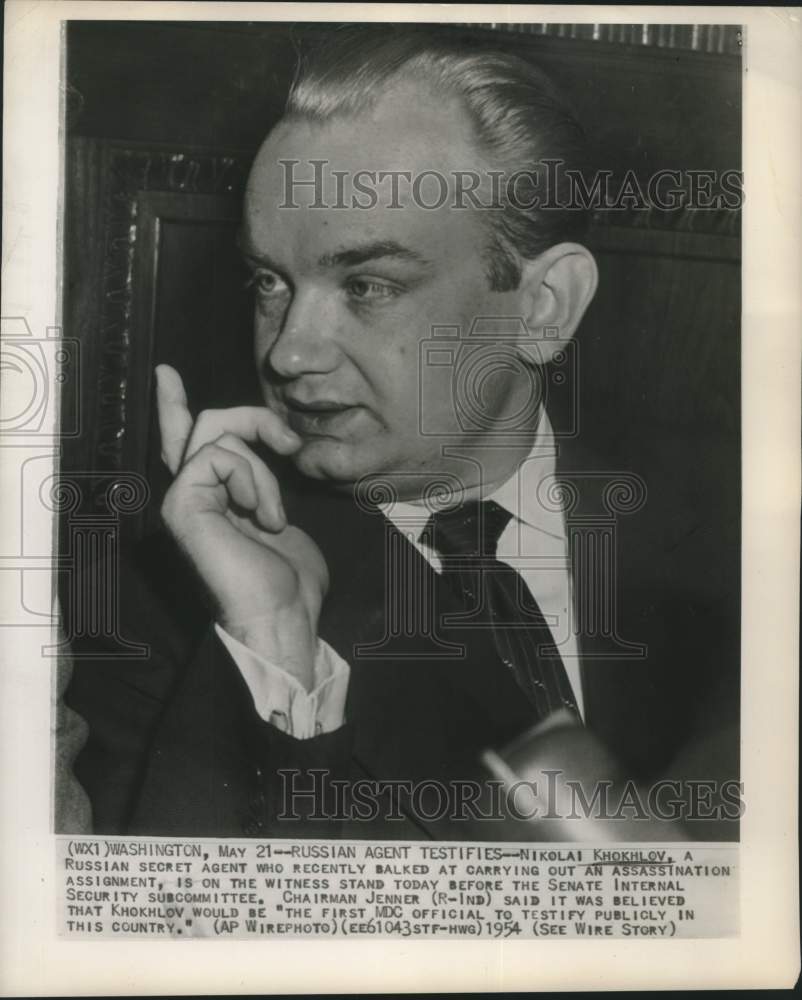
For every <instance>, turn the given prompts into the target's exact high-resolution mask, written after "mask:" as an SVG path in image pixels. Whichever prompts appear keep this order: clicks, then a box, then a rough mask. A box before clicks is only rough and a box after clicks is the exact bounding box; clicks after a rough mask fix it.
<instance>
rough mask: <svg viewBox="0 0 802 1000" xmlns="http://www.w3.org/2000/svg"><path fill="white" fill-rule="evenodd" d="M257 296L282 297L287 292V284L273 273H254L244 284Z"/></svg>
mask: <svg viewBox="0 0 802 1000" xmlns="http://www.w3.org/2000/svg"><path fill="white" fill-rule="evenodd" d="M245 287H246V288H253V289H254V290H255V292H256V293H257V295H283V294H284V292H286V291H288V288H287V283H286V282H285V281H284V279H283V278H280V277H279V276H278V275H277V274H275V273H274V272H273V271H255V272H254V273H253V274H252V275H251V276H250V278H249V279H248V280H247V282H246V283H245Z"/></svg>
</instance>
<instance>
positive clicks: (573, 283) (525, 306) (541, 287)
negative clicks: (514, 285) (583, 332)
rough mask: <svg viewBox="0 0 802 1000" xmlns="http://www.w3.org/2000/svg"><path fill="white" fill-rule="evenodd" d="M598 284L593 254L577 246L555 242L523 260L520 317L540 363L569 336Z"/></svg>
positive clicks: (546, 359)
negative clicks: (535, 255)
mask: <svg viewBox="0 0 802 1000" xmlns="http://www.w3.org/2000/svg"><path fill="white" fill-rule="evenodd" d="M598 283H599V272H598V269H597V267H596V261H595V259H594V257H593V254H591V252H590V251H589V250H588V249H587V248H586V247H583V246H582V245H581V244H580V243H558V244H556V245H555V246H553V247H549V249H548V250H546V251H544V252H543V253H542V254H541V255H540V256H539V257H535V258H534V260H527V261H524V263H523V267H522V270H521V283H520V285H519V286H518V293H519V295H520V300H519V301H520V308H521V315H522V316H523V319H524V321H525V322H526V325H527V326H528V328H529V332H530V334H531V335H532V336H533V337H534V338H535V339H536V340H537V343H538V347H539V348H540V352H541V355H542V358H543V361H544V362H545V361H550V360H551V357H552V355H553V354H554V353H555V352H556V351H558V350H559V349H560V346H561V344H564V343H565V342H566V341H567V340H570V339H571V337H573V335H574V332H575V331H576V328H577V327H578V326H579V323H580V320H581V319H582V317H583V316H584V315H585V310H586V309H587V307H588V306H589V305H590V302H591V299H592V298H593V296H594V294H595V293H596V286H597V285H598ZM549 328H550V332H549V335H547V334H546V332H545V331H546V330H547V329H549ZM553 330H556V331H557V335H556V337H555V336H554V334H553V332H551V331H553Z"/></svg>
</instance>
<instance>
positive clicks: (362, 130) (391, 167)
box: [248, 85, 481, 189]
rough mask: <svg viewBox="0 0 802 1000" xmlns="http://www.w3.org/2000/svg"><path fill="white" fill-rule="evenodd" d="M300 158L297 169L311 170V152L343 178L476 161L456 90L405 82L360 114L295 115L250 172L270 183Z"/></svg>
mask: <svg viewBox="0 0 802 1000" xmlns="http://www.w3.org/2000/svg"><path fill="white" fill-rule="evenodd" d="M292 160H295V161H298V164H297V167H296V169H295V173H296V175H297V176H301V175H303V172H304V170H306V176H310V177H311V176H313V173H314V167H313V166H312V165H311V161H312V160H318V161H320V160H323V161H325V163H326V167H327V169H326V171H325V173H326V175H327V180H328V181H329V182H330V183H332V184H340V185H341V186H342V184H343V183H344V181H343V180H338V179H337V178H336V176H335V171H345V172H346V173H347V176H346V177H345V181H348V180H350V179H351V178H353V177H354V176H355V175H356V174H357V173H359V172H360V171H366V172H381V171H388V172H397V173H399V174H403V173H404V172H411V173H412V174H413V175H414V174H420V173H422V172H423V171H425V170H436V171H439V172H441V173H442V174H443V175H444V176H446V177H448V176H449V175H452V174H454V172H455V171H458V170H471V169H476V168H477V167H478V166H479V164H480V160H481V157H480V154H479V152H478V151H477V149H476V145H475V142H474V137H473V133H472V129H471V126H470V121H469V119H468V117H467V115H466V113H465V111H464V110H463V108H462V105H461V103H460V102H459V101H458V100H457V98H455V97H448V96H446V97H442V96H441V97H440V98H439V99H438V98H437V97H436V96H435V95H434V94H432V93H431V91H430V90H429V88H425V87H414V86H409V85H405V86H399V87H398V88H395V89H393V90H391V91H389V92H388V93H387V94H386V95H385V96H384V97H382V98H380V99H379V100H377V101H376V103H375V104H373V105H372V106H370V107H367V108H366V109H365V110H363V111H361V112H358V113H356V114H354V115H334V116H332V117H331V118H330V119H328V120H326V121H323V122H318V121H311V120H307V119H299V118H291V119H285V120H283V121H282V122H280V123H279V124H278V125H277V126H276V128H275V129H273V131H272V132H271V133H270V135H269V136H268V137H267V139H266V140H265V142H264V143H263V145H262V148H261V149H260V151H259V154H258V156H257V159H256V162H255V164H254V170H253V171H252V173H251V177H250V178H249V182H248V184H249V187H250V188H259V189H264V188H270V187H273V186H274V185H276V184H280V183H282V182H283V181H284V179H285V175H286V172H287V169H288V168H287V166H286V164H287V163H288V161H292Z"/></svg>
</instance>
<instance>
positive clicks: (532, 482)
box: [381, 411, 565, 545]
mask: <svg viewBox="0 0 802 1000" xmlns="http://www.w3.org/2000/svg"><path fill="white" fill-rule="evenodd" d="M556 458H557V446H556V444H555V442H554V431H553V430H552V427H551V422H550V420H549V418H548V415H547V414H546V412H545V411H543V415H542V417H541V419H540V423H539V424H538V429H537V432H536V434H535V440H534V442H533V444H532V448H531V450H530V452H529V455H528V456H527V457H526V458H525V459H523V461H521V462H520V463H519V465H518V466H517V468H515V469H514V470H513V472H512V474H511V475H510V477H509V478H508V479H507V480H506V481H505V482H504V483H502V484H501V485H500V486H498V487H497V488H496V489H495V490H494V491H493V492H492V493H490V494H488V495H487V496H486V497H484V499H485V500H495V502H496V503H497V504H499V506H501V507H503V508H504V509H505V510H508V511H509V512H510V513H511V514H512V516H513V519H514V520H516V521H519V522H521V523H523V524H527V525H529V526H530V527H531V528H534V529H536V530H537V531H542V532H544V533H545V534H547V535H551V536H552V537H553V538H564V537H565V524H564V519H563V514H562V511H561V510H559V509H555V506H554V505H553V504H549V505H548V506H547V505H546V504H545V503H544V502H543V499H542V498H543V496H544V493H545V491H546V489H547V488H548V485H549V483H548V481H547V480H548V479H549V477H553V476H554V473H555V467H556ZM381 511H382V513H383V514H384V515H385V517H387V518H388V519H389V520H390V521H392V522H393V524H394V525H395V526H396V527H397V528H398V529H399V531H401V532H402V534H404V535H406V536H407V537H408V538H410V541H412V542H414V543H415V544H416V545H420V544H421V540H420V536H421V534H422V532H423V529H424V528H425V527H426V523H427V522H428V520H429V517H430V514H431V511H430V510H429V509H428V508H427V507H426V506H425V505H424V504H423V503H421V502H413V501H407V500H396V501H394V502H392V503H388V504H382V505H381Z"/></svg>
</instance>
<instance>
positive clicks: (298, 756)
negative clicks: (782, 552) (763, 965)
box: [62, 473, 739, 839]
mask: <svg viewBox="0 0 802 1000" xmlns="http://www.w3.org/2000/svg"><path fill="white" fill-rule="evenodd" d="M566 474H568V473H566ZM287 493H289V494H290V495H289V496H285V500H286V501H287V506H288V510H289V511H290V517H291V520H292V522H293V523H296V524H298V525H299V526H300V527H303V528H305V529H306V530H307V531H308V532H309V533H310V534H311V535H312V537H314V538H315V540H316V541H317V543H318V544H319V545H320V547H321V549H322V551H323V554H324V556H325V558H326V560H327V563H328V566H329V570H330V577H331V588H330V593H329V596H328V597H327V599H326V602H325V604H324V609H323V613H322V617H321V622H320V635H321V637H322V638H323V639H325V640H326V641H327V642H328V643H329V644H330V645H332V646H333V647H334V649H335V650H336V651H337V652H338V653H339V654H340V655H341V656H343V657H344V658H345V659H346V660H348V662H349V663H350V665H351V679H350V683H349V692H348V701H347V706H346V718H347V723H346V725H345V726H344V727H343V728H342V729H341V730H339V731H337V732H334V733H330V734H325V735H321V736H318V737H315V738H313V739H310V740H297V739H294V738H292V737H290V736H288V735H286V734H284V733H282V732H280V731H279V730H277V729H276V728H275V727H273V726H271V725H269V724H268V723H266V722H264V721H263V720H262V719H260V718H259V716H258V715H257V713H256V711H255V709H254V706H253V702H252V699H251V697H250V695H249V692H248V690H247V687H246V685H245V683H244V681H243V679H242V677H241V675H240V673H239V671H238V669H237V667H236V666H235V664H234V663H233V662H232V660H231V658H230V657H229V655H228V653H227V651H226V650H225V648H224V646H223V645H222V643H220V641H219V639H218V638H217V637H216V635H215V633H214V630H213V627H212V623H211V621H210V620H209V617H208V615H207V613H206V612H205V610H204V604H203V600H202V596H201V594H200V592H199V590H198V588H197V584H196V582H195V581H194V580H193V579H192V577H191V575H190V573H189V572H188V571H187V569H186V568H185V567H184V565H183V563H182V561H181V558H180V557H179V555H178V553H177V551H176V550H175V549H174V548H173V545H172V543H171V541H170V540H169V539H168V538H167V536H166V535H164V534H159V535H155V536H153V537H151V538H149V539H147V540H146V541H145V542H144V543H142V544H140V545H139V546H138V548H137V550H136V551H135V552H134V553H131V554H129V555H128V556H126V558H125V560H124V561H123V571H122V574H121V583H120V596H119V605H120V613H121V618H120V622H121V629H120V631H121V634H122V636H123V637H124V638H125V639H128V640H134V641H137V642H144V643H147V644H148V645H149V647H150V656H149V657H148V658H147V659H143V660H117V659H115V658H114V657H113V656H112V655H110V654H109V655H107V654H106V653H105V652H104V648H105V649H107V650H109V651H110V650H111V649H112V646H113V643H110V642H109V640H99V639H97V638H95V639H92V640H91V641H90V640H86V639H82V640H76V641H75V643H74V647H75V648H74V653H75V655H76V662H75V667H74V673H73V678H72V681H71V684H70V688H69V690H68V693H67V704H68V705H69V706H70V707H71V708H72V709H74V710H75V711H76V712H77V713H79V715H81V716H82V717H83V718H84V719H85V720H86V721H87V722H88V724H89V738H88V741H87V743H86V746H85V747H84V749H83V751H82V753H81V754H80V756H79V757H78V760H77V762H76V774H77V776H78V779H79V781H80V782H81V783H82V785H83V786H84V788H85V789H86V790H87V792H88V794H89V797H90V800H91V803H92V808H93V814H94V827H95V832H98V833H109V834H112V833H129V834H148V835H178V834H183V835H195V836H202V835H205V836H243V835H247V836H340V835H344V836H349V837H382V838H385V839H390V838H413V839H420V838H426V837H447V838H449V839H461V838H469V839H495V838H498V837H503V836H504V833H503V831H502V826H500V825H499V824H494V823H492V822H489V823H485V824H483V825H480V826H478V827H477V826H470V825H468V826H466V825H465V824H462V825H460V824H456V825H455V824H454V823H450V822H448V820H447V819H442V818H432V819H431V820H427V819H426V818H422V817H421V815H420V809H418V811H417V813H418V814H417V815H414V814H412V811H411V810H410V809H409V808H407V807H408V806H409V802H408V800H405V799H404V797H403V796H402V798H401V799H400V800H399V801H400V808H401V812H400V815H401V818H394V819H389V820H387V819H383V818H382V817H383V816H386V814H387V813H386V811H385V812H383V813H382V814H381V815H380V816H379V817H374V818H372V819H364V818H363V819H361V820H359V821H353V820H346V821H343V820H342V817H340V818H337V800H336V799H335V798H334V797H333V795H334V793H333V791H332V790H333V789H334V788H335V787H336V786H335V785H334V784H333V783H332V782H335V781H338V780H341V781H343V782H353V781H355V780H359V779H362V780H373V781H380V782H387V781H390V780H401V781H404V780H409V781H413V782H425V781H428V780H431V779H438V780H440V781H449V780H458V779H464V778H472V777H475V776H476V775H477V773H478V772H477V760H478V758H479V755H480V754H481V752H482V751H483V750H485V749H486V748H488V747H492V748H499V747H503V746H504V745H505V744H506V743H508V742H509V741H510V740H512V739H513V738H514V737H516V736H517V735H518V734H519V733H520V732H521V731H523V730H525V729H526V728H527V727H528V726H530V725H531V723H532V709H531V706H530V705H529V704H528V702H527V701H526V699H525V697H524V695H523V694H522V692H521V690H520V689H519V688H518V687H517V685H516V683H515V681H514V679H513V677H512V674H511V673H510V672H509V671H508V670H506V669H505V668H503V667H502V666H501V665H500V662H499V660H498V657H497V655H496V653H495V650H494V648H493V646H492V642H491V640H490V639H489V638H488V636H487V634H486V633H485V632H482V631H478V632H477V630H472V631H467V630H464V629H463V630H462V631H461V630H460V629H459V628H440V629H439V630H438V635H437V637H432V636H427V635H426V634H425V630H424V629H422V628H420V627H419V626H418V625H413V628H412V629H408V630H407V631H408V634H398V632H399V630H395V633H396V634H394V630H393V628H391V627H390V626H391V621H390V620H391V618H392V615H391V614H390V610H391V608H394V609H395V610H396V611H397V610H398V608H399V603H398V602H399V597H398V590H399V588H398V586H397V584H398V576H397V574H396V577H395V580H396V584H395V585H391V584H389V583H388V573H387V564H388V562H387V560H388V555H387V553H388V552H389V551H390V550H391V549H392V550H393V551H394V552H395V553H396V555H397V556H398V558H400V559H401V561H402V562H403V563H404V565H405V566H406V567H407V571H408V573H409V574H410V577H409V578H410V579H411V580H412V583H411V585H410V587H409V588H406V590H405V587H404V586H403V585H402V586H401V588H400V590H401V592H402V597H401V605H402V606H403V607H402V610H403V611H405V612H407V613H409V614H412V617H413V618H414V617H415V615H414V613H412V612H411V611H410V607H409V601H408V600H407V598H406V597H404V596H403V594H404V593H405V592H407V591H409V592H414V593H415V594H416V595H419V594H420V592H421V589H423V590H424V591H426V590H430V591H431V592H432V593H433V594H434V595H435V596H436V599H437V600H438V602H439V603H438V608H439V610H440V611H448V610H452V611H453V610H458V609H457V606H456V605H453V604H450V603H449V602H450V601H452V600H453V598H451V597H450V596H449V595H448V593H447V592H446V590H445V589H444V588H443V587H442V583H441V582H440V581H439V580H438V577H437V575H436V574H435V573H434V572H433V571H432V570H431V569H430V567H429V566H428V564H427V563H426V561H425V560H423V559H422V558H421V557H420V556H419V554H418V553H417V552H416V551H415V550H414V549H413V548H412V547H411V546H410V545H409V544H408V543H407V542H406V541H405V540H404V539H402V538H401V536H400V535H399V534H398V533H397V532H396V531H395V529H394V528H393V527H392V525H391V524H390V522H389V521H387V520H386V519H385V518H384V517H383V516H382V515H381V514H380V513H378V512H369V511H367V510H364V509H362V508H360V507H359V506H358V505H356V504H355V503H354V502H353V498H352V497H350V496H344V495H337V494H331V493H329V492H326V491H325V490H322V489H320V488H318V487H315V486H312V485H310V484H306V485H304V484H298V483H296V485H295V487H293V488H288V490H287ZM580 507H581V505H580ZM584 513H587V512H586V511H585V512H584ZM582 515H583V511H582V510H581V509H580V511H579V515H578V516H579V520H580V521H581V519H582ZM638 516H639V515H638V514H633V515H631V517H630V518H629V520H630V521H631V522H632V523H631V524H628V523H627V518H626V517H621V518H620V519H619V523H618V528H619V529H620V530H619V531H618V535H617V540H616V549H617V558H616V563H617V575H616V577H615V580H614V590H615V600H616V603H617V605H618V608H617V611H616V615H617V618H618V621H617V624H616V631H617V636H615V635H613V636H610V635H609V634H607V635H600V634H598V630H596V631H597V634H595V635H591V636H589V637H585V639H583V638H582V637H580V642H581V643H582V645H583V650H584V653H585V658H584V661H583V665H582V671H583V690H584V694H585V705H586V719H587V725H588V727H589V729H590V730H591V731H592V732H593V733H594V735H595V736H596V737H597V738H598V739H599V740H600V741H601V743H602V744H603V745H604V746H605V747H606V748H607V749H608V750H609V751H610V753H611V754H612V755H613V757H614V758H615V759H616V760H617V761H618V763H619V765H620V774H621V775H622V776H625V777H627V778H632V779H633V780H637V781H639V782H644V781H648V780H649V779H650V778H655V777H657V776H666V775H669V776H671V777H691V778H700V779H707V780H719V781H721V780H725V779H734V778H737V776H738V740H737V732H738V729H737V706H738V696H739V684H738V628H737V606H733V602H732V599H731V598H730V599H721V600H717V599H716V595H712V599H711V595H704V594H701V595H700V594H697V593H694V589H693V584H692V581H689V585H688V586H687V587H686V588H684V589H678V587H677V586H676V581H677V580H680V579H681V578H682V567H683V558H684V557H683V554H682V552H681V551H680V552H678V551H676V550H674V551H673V552H671V553H667V552H665V551H663V552H661V551H659V548H660V547H659V544H657V545H656V544H655V539H654V538H650V537H647V533H648V528H649V524H648V521H646V522H644V525H643V527H639V525H638V523H637V521H638ZM585 520H586V521H587V518H586V519H585ZM569 521H570V519H569ZM644 529H646V530H644ZM583 572H587V567H585V568H584V569H583ZM62 600H63V601H65V602H69V600H70V595H69V594H66V593H65V594H64V595H63V596H62ZM400 631H401V632H403V630H400ZM602 631H603V630H602ZM444 643H445V644H446V645H445V648H444V645H443V644H444ZM448 644H451V645H450V647H449V645H448ZM629 644H641V645H642V646H644V647H645V650H646V652H645V656H632V655H630V654H631V653H632V648H631V645H629ZM86 653H91V654H92V656H93V657H94V658H93V659H91V660H87V659H83V658H82V657H83V656H84V655H85V654H86ZM672 768H673V770H672ZM321 769H322V770H325V771H326V772H327V784H326V786H325V787H326V792H325V795H327V796H328V798H326V799H325V803H323V806H324V807H326V808H328V810H329V815H332V814H334V815H335V818H334V819H333V820H332V819H322V818H321V817H320V815H319V814H320V813H321V808H322V807H321V801H320V794H319V793H320V790H321V788H323V787H324V786H323V782H322V779H321V777H320V774H319V773H318V774H317V777H316V774H315V772H316V771H318V772H319V771H320V770H321ZM285 770H291V771H294V772H295V777H294V778H293V781H294V786H292V787H294V788H296V789H306V788H312V787H313V783H314V782H315V781H318V782H319V784H318V785H317V786H316V787H317V792H318V794H317V797H314V796H309V797H308V798H307V797H303V796H301V797H300V798H296V799H294V800H293V801H292V803H289V802H288V798H287V793H288V789H289V788H290V787H291V786H290V785H289V783H288V782H289V778H288V777H287V776H286V775H284V776H282V774H281V772H282V771H285ZM342 787H344V786H342ZM324 797H325V796H324ZM421 801H423V800H421ZM288 805H291V806H292V808H290V809H288V808H287V806H288ZM340 807H342V801H340ZM388 808H390V807H389V806H388ZM396 808H398V804H397V805H396ZM324 811H325V810H324ZM391 811H392V810H391ZM288 812H294V813H295V815H296V816H298V817H300V818H297V819H291V818H286V814H287V813H288ZM436 812H437V809H436V807H435V808H434V809H426V810H425V813H426V815H430V814H434V813H436ZM281 814H283V815H285V818H280V815H281ZM692 835H693V836H694V838H696V837H698V838H700V839H701V838H703V837H705V836H708V837H711V838H715V839H724V838H726V837H731V836H735V835H737V830H736V827H735V825H734V824H732V823H730V824H729V825H728V826H727V828H726V829H722V828H721V826H720V825H715V824H714V825H713V826H709V825H705V824H697V826H696V827H695V829H694V831H693V834H692Z"/></svg>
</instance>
